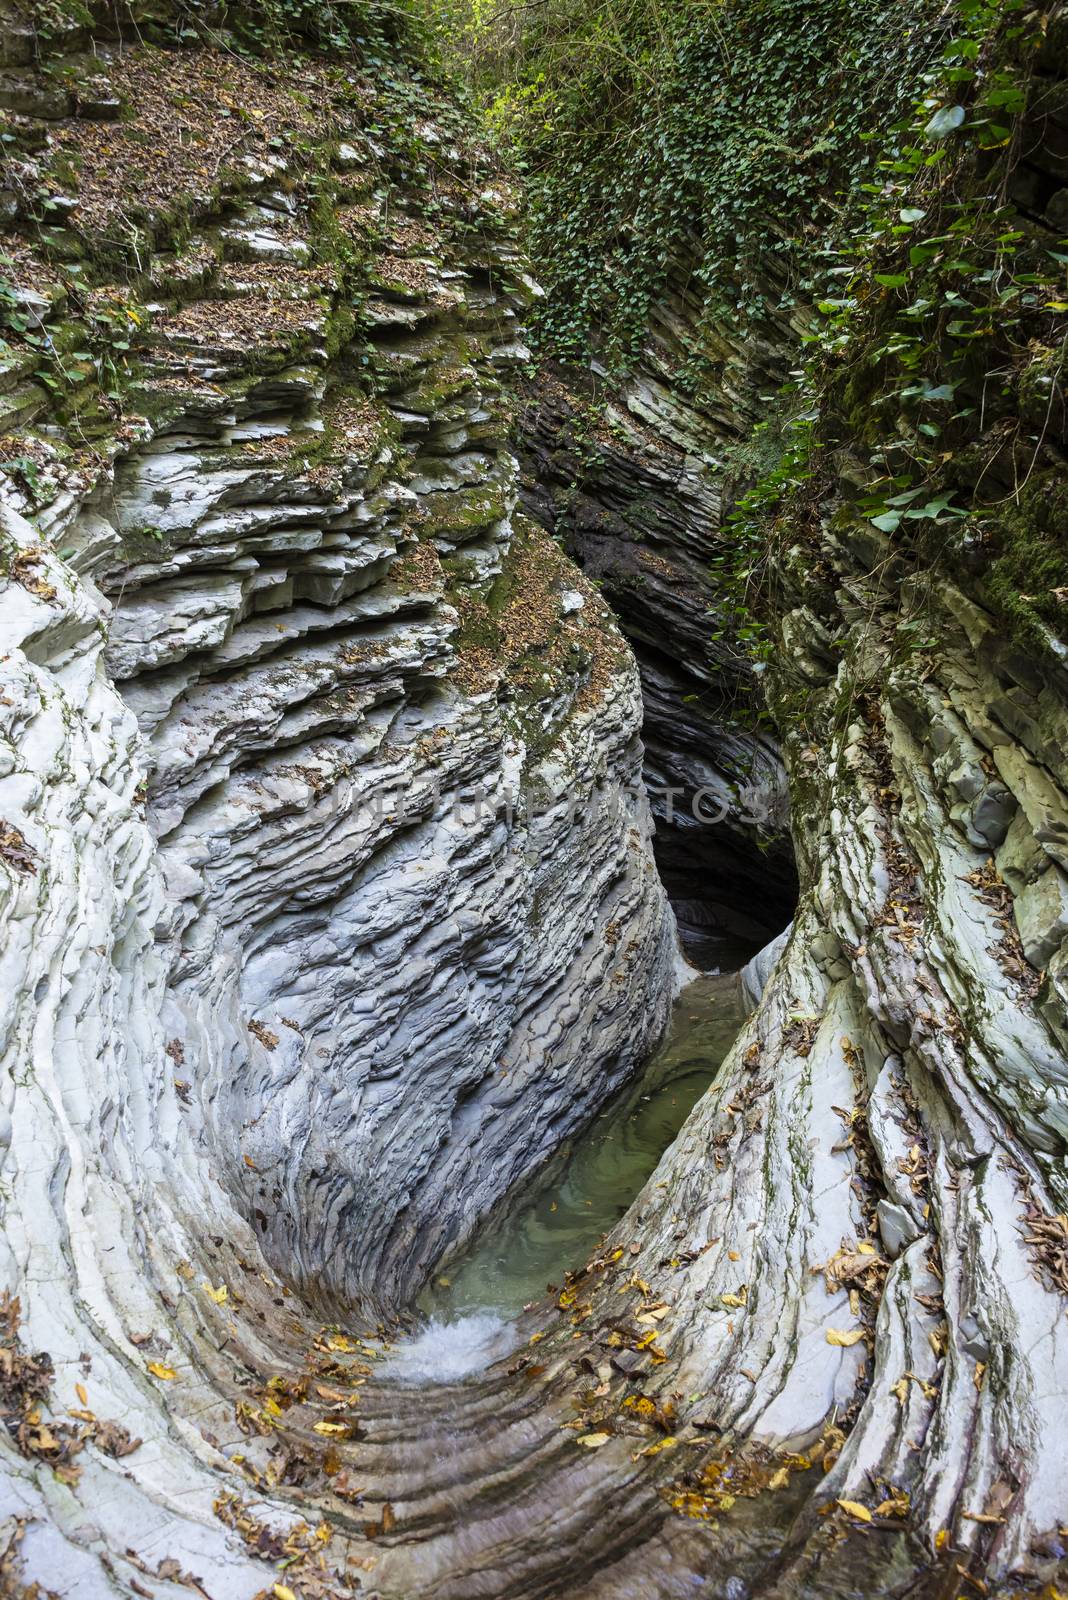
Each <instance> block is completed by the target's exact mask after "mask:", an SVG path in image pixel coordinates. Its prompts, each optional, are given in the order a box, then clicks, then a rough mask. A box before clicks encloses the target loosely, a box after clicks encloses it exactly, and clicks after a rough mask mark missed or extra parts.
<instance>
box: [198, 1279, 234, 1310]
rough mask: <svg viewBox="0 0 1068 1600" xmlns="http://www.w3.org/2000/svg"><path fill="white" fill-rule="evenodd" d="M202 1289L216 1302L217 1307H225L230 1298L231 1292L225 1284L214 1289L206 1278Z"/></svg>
mask: <svg viewBox="0 0 1068 1600" xmlns="http://www.w3.org/2000/svg"><path fill="white" fill-rule="evenodd" d="M200 1287H201V1288H202V1289H203V1291H204V1293H205V1294H206V1295H207V1297H208V1299H209V1300H214V1301H215V1304H216V1305H217V1306H224V1305H225V1304H226V1302H227V1300H228V1299H229V1298H230V1291H229V1289H228V1288H227V1287H226V1285H225V1283H221V1284H220V1285H219V1287H218V1288H217V1289H213V1288H212V1286H211V1284H210V1283H209V1282H208V1280H207V1278H205V1279H204V1282H203V1283H202V1284H201V1285H200Z"/></svg>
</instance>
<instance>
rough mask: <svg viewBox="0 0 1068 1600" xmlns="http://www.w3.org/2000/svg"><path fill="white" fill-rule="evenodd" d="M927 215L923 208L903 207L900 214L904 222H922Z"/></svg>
mask: <svg viewBox="0 0 1068 1600" xmlns="http://www.w3.org/2000/svg"><path fill="white" fill-rule="evenodd" d="M926 215H927V213H926V211H925V210H924V209H923V207H922V206H902V208H901V210H900V211H899V212H898V216H899V217H900V218H901V220H902V222H922V221H923V219H924V217H925V216H926Z"/></svg>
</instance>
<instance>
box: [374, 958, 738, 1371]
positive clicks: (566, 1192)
mask: <svg viewBox="0 0 1068 1600" xmlns="http://www.w3.org/2000/svg"><path fill="white" fill-rule="evenodd" d="M744 1017H745V1007H744V1002H743V999H742V989H741V982H740V980H739V978H738V976H737V974H735V973H732V974H729V975H724V976H720V975H718V974H708V975H705V976H703V977H700V978H697V979H695V980H694V982H693V983H691V984H690V985H689V986H688V987H687V988H686V989H684V990H683V992H682V994H681V995H680V997H679V999H678V1000H677V1001H676V1003H675V1007H674V1010H673V1012H672V1016H671V1021H670V1023H669V1025H668V1031H667V1034H666V1037H665V1039H664V1042H663V1043H662V1044H661V1046H660V1048H659V1050H657V1051H656V1053H655V1054H654V1055H653V1056H652V1057H651V1059H650V1060H649V1062H648V1064H647V1065H646V1067H645V1068H644V1069H643V1071H642V1072H641V1073H640V1074H639V1075H638V1076H637V1077H636V1078H635V1079H634V1080H633V1082H632V1083H630V1084H629V1085H628V1086H627V1088H626V1089H624V1090H623V1091H622V1093H621V1094H620V1095H618V1096H617V1097H616V1099H615V1100H613V1101H612V1102H611V1103H610V1104H609V1105H607V1106H605V1108H604V1109H603V1110H602V1111H601V1112H600V1113H599V1114H598V1115H597V1116H596V1117H595V1118H594V1119H593V1121H592V1122H591V1123H590V1124H588V1126H587V1127H586V1128H585V1129H584V1130H583V1131H582V1132H581V1133H579V1134H577V1135H576V1136H575V1137H574V1138H573V1139H571V1140H569V1141H568V1143H567V1144H566V1145H565V1146H564V1147H563V1149H561V1150H560V1151H559V1152H558V1153H557V1155H556V1156H555V1157H554V1158H553V1160H552V1161H551V1162H550V1163H549V1165H548V1166H547V1167H546V1168H545V1169H544V1170H543V1171H542V1172H541V1173H540V1174H539V1175H538V1177H537V1178H536V1179H535V1181H534V1182H533V1183H532V1184H529V1185H526V1186H525V1187H524V1189H523V1192H522V1194H520V1195H517V1196H514V1197H513V1198H512V1200H511V1202H510V1203H509V1202H507V1201H506V1202H505V1204H504V1206H503V1207H502V1208H501V1209H499V1210H498V1211H497V1212H496V1213H495V1215H494V1216H493V1218H492V1219H491V1220H490V1222H489V1224H488V1225H487V1227H486V1228H484V1229H483V1230H482V1232H481V1233H480V1234H479V1235H478V1237H477V1238H476V1239H475V1240H474V1242H473V1243H472V1244H471V1245H470V1246H469V1247H468V1249H467V1250H466V1251H465V1252H464V1253H463V1254H462V1255H461V1256H459V1257H458V1258H457V1259H456V1260H454V1261H452V1262H451V1263H450V1264H449V1265H448V1266H446V1267H443V1268H442V1270H441V1272H440V1274H439V1275H438V1276H437V1277H436V1278H435V1279H434V1281H433V1282H432V1283H431V1284H430V1286H429V1287H428V1288H427V1289H426V1290H424V1292H423V1294H422V1295H421V1296H420V1299H419V1302H418V1309H419V1310H420V1311H421V1312H422V1313H423V1314H424V1316H425V1317H426V1318H427V1321H426V1324H425V1325H424V1326H423V1328H422V1329H420V1330H419V1331H417V1332H416V1333H415V1334H414V1335H413V1336H412V1337H411V1338H410V1339H406V1340H404V1341H403V1342H402V1343H401V1344H399V1345H398V1346H397V1347H396V1349H395V1351H394V1354H393V1356H392V1358H391V1360H390V1361H389V1363H388V1370H389V1372H390V1374H391V1375H392V1376H394V1377H398V1378H401V1379H406V1380H408V1381H412V1382H424V1381H425V1382H430V1381H438V1382H440V1381H442V1380H446V1381H447V1380H448V1379H453V1378H459V1377H463V1376H464V1375H465V1374H466V1373H468V1372H474V1371H478V1370H481V1369H483V1368H484V1367H485V1366H487V1365H488V1364H489V1363H490V1362H491V1361H494V1360H496V1359H498V1358H499V1357H500V1356H502V1355H504V1354H506V1353H507V1351H508V1350H509V1349H510V1348H511V1347H512V1344H513V1342H514V1336H513V1332H512V1329H511V1327H510V1325H509V1324H510V1321H511V1319H513V1318H514V1317H515V1316H516V1315H517V1314H518V1313H519V1312H520V1311H522V1310H523V1308H524V1306H526V1305H528V1304H529V1303H531V1302H532V1301H536V1300H540V1299H541V1297H542V1296H543V1295H544V1294H545V1292H546V1290H547V1288H548V1287H549V1286H550V1285H552V1284H556V1285H557V1286H559V1284H560V1283H561V1282H562V1275H563V1272H564V1269H565V1268H568V1267H578V1266H581V1265H582V1263H583V1262H584V1261H585V1260H586V1259H587V1257H588V1256H589V1255H590V1253H591V1252H592V1251H593V1250H594V1248H595V1247H596V1245H597V1242H598V1240H599V1239H600V1238H601V1236H602V1235H603V1234H605V1233H607V1232H608V1231H609V1229H611V1228H613V1227H614V1226H615V1224H616V1223H617V1222H618V1221H619V1219H620V1217H622V1216H623V1214H624V1212H625V1211H626V1210H627V1208H628V1206H629V1205H630V1203H631V1201H632V1200H633V1199H634V1197H635V1195H636V1194H637V1193H638V1191H639V1190H640V1189H641V1187H642V1185H643V1184H644V1182H645V1180H646V1179H647V1178H648V1177H649V1175H650V1173H651V1172H652V1171H653V1169H654V1167H655V1166H656V1164H657V1162H658V1161H659V1160H660V1157H661V1156H662V1155H663V1153H664V1151H665V1150H666V1149H667V1147H668V1145H669V1144H670V1143H671V1142H672V1140H673V1139H674V1138H675V1136H676V1134H677V1133H678V1132H679V1130H680V1128H681V1127H682V1125H683V1123H684V1122H685V1120H686V1118H687V1116H688V1115H689V1113H690V1112H691V1110H692V1109H693V1107H694V1106H695V1105H696V1103H697V1101H698V1100H699V1099H700V1097H701V1095H702V1094H704V1092H705V1090H706V1089H707V1088H708V1087H709V1085H710V1084H711V1082H712V1080H713V1078H714V1077H715V1076H716V1073H717V1071H718V1069H719V1066H720V1063H721V1062H722V1060H723V1057H724V1056H725V1055H726V1053H727V1050H728V1049H729V1047H730V1045H731V1043H732V1042H733V1040H734V1037H735V1035H736V1034H737V1032H738V1030H739V1028H740V1027H741V1025H742V1022H743V1020H744Z"/></svg>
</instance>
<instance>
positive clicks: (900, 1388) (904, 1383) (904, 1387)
mask: <svg viewBox="0 0 1068 1600" xmlns="http://www.w3.org/2000/svg"><path fill="white" fill-rule="evenodd" d="M891 1393H892V1394H896V1395H897V1398H898V1399H899V1400H900V1401H901V1404H902V1405H907V1404H908V1398H909V1380H908V1379H907V1378H899V1379H898V1380H897V1382H896V1383H895V1384H894V1386H893V1389H892V1390H891Z"/></svg>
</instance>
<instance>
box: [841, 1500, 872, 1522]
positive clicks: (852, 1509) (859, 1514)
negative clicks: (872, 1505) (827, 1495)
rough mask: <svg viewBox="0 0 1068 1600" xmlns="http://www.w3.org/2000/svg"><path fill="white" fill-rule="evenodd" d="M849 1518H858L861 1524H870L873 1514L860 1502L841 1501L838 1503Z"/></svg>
mask: <svg viewBox="0 0 1068 1600" xmlns="http://www.w3.org/2000/svg"><path fill="white" fill-rule="evenodd" d="M836 1503H837V1504H838V1505H839V1506H841V1508H842V1510H843V1511H845V1512H846V1513H847V1514H848V1515H849V1516H851V1517H856V1518H857V1520H858V1521H859V1522H870V1521H871V1512H870V1511H869V1510H868V1508H867V1506H862V1505H861V1503H860V1501H859V1500H839V1501H837V1502H836Z"/></svg>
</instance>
